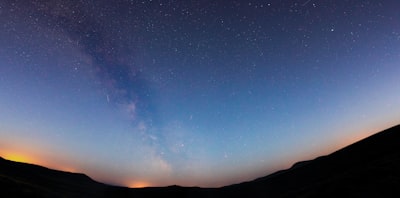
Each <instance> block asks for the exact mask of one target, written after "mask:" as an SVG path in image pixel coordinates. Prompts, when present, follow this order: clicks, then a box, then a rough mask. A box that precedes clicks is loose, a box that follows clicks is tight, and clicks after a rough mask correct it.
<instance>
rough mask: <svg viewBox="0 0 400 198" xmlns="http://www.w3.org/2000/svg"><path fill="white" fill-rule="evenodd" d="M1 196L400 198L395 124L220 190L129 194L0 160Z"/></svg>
mask: <svg viewBox="0 0 400 198" xmlns="http://www.w3.org/2000/svg"><path fill="white" fill-rule="evenodd" d="M0 197H400V125H398V126H395V127H392V128H390V129H387V130H385V131H382V132H380V133H377V134H375V135H372V136H370V137H368V138H366V139H364V140H361V141H359V142H357V143H354V144H352V145H350V146H347V147H345V148H343V149H341V150H339V151H336V152H334V153H332V154H330V155H327V156H323V157H319V158H316V159H314V160H310V161H305V162H299V163H296V164H295V165H293V167H292V168H290V169H287V170H282V171H278V172H276V173H274V174H271V175H268V176H266V177H262V178H259V179H256V180H254V181H250V182H245V183H242V184H236V185H232V186H226V187H223V188H195V187H193V188H186V187H179V186H170V187H160V188H143V189H130V188H124V187H116V186H109V185H106V184H102V183H99V182H96V181H94V180H92V179H91V178H89V177H88V176H86V175H83V174H76V173H67V172H62V171H56V170H51V169H47V168H44V167H41V166H36V165H31V164H25V163H18V162H12V161H8V160H5V159H2V158H0Z"/></svg>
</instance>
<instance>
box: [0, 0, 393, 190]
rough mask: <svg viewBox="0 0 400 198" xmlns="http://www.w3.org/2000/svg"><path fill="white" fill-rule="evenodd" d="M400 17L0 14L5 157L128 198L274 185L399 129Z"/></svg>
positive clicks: (101, 0)
mask: <svg viewBox="0 0 400 198" xmlns="http://www.w3.org/2000/svg"><path fill="white" fill-rule="evenodd" d="M399 7H400V2H398V1H397V0H377V1H376V0H371V1H367V0H366V1H356V0H354V1H353V0H346V1H336V0H301V1H300V0H297V1H295V0H287V1H276V0H275V1H274V0H271V1H257V0H254V1H233V0H232V1H231V0H229V1H228V0H221V1H207V0H200V1H194V0H187V1H183V0H182V1H180V0H169V1H159V0H143V1H136V0H131V1H127V0H117V1H108V0H98V1H95V0H93V1H90V0H88V1H64V0H48V1H38V0H32V1H11V0H3V1H1V2H0V155H1V156H3V157H5V158H9V159H14V160H18V161H26V162H30V163H37V164H41V165H45V166H48V167H51V168H57V169H61V170H67V171H73V172H83V173H86V174H87V175H89V176H90V177H92V178H94V179H96V180H99V181H101V182H105V183H109V184H117V185H124V186H131V187H140V186H165V185H173V184H178V185H183V186H193V185H196V186H203V187H206V186H207V187H217V186H223V185H228V184H232V183H238V182H242V181H246V180H251V179H255V178H257V177H261V176H265V175H267V174H269V173H272V172H274V171H276V170H279V169H283V168H288V167H290V166H291V164H293V163H294V162H296V161H300V160H308V159H312V158H314V157H316V156H319V155H324V154H329V153H330V152H332V151H334V150H336V149H338V148H341V147H343V146H345V145H348V144H350V143H352V142H354V141H356V140H359V139H360V138H363V137H366V136H368V135H370V134H373V133H375V132H378V131H380V130H382V129H385V128H388V127H390V126H393V125H396V124H399V123H400V12H399Z"/></svg>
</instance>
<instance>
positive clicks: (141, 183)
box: [126, 181, 151, 188]
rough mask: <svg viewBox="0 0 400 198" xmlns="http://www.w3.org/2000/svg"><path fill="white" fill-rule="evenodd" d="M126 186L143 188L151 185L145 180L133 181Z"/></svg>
mask: <svg viewBox="0 0 400 198" xmlns="http://www.w3.org/2000/svg"><path fill="white" fill-rule="evenodd" d="M126 186H128V187H129V188H145V187H149V186H151V185H150V183H148V182H145V181H134V182H130V183H128V184H127V185H126Z"/></svg>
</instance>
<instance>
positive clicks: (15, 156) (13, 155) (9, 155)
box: [0, 152, 39, 164]
mask: <svg viewBox="0 0 400 198" xmlns="http://www.w3.org/2000/svg"><path fill="white" fill-rule="evenodd" d="M0 155H1V157H3V158H4V159H7V160H10V161H15V162H23V163H31V164H35V163H37V162H38V161H39V160H37V159H36V160H35V159H34V158H33V157H32V156H28V155H24V154H21V153H17V152H1V153H0Z"/></svg>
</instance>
